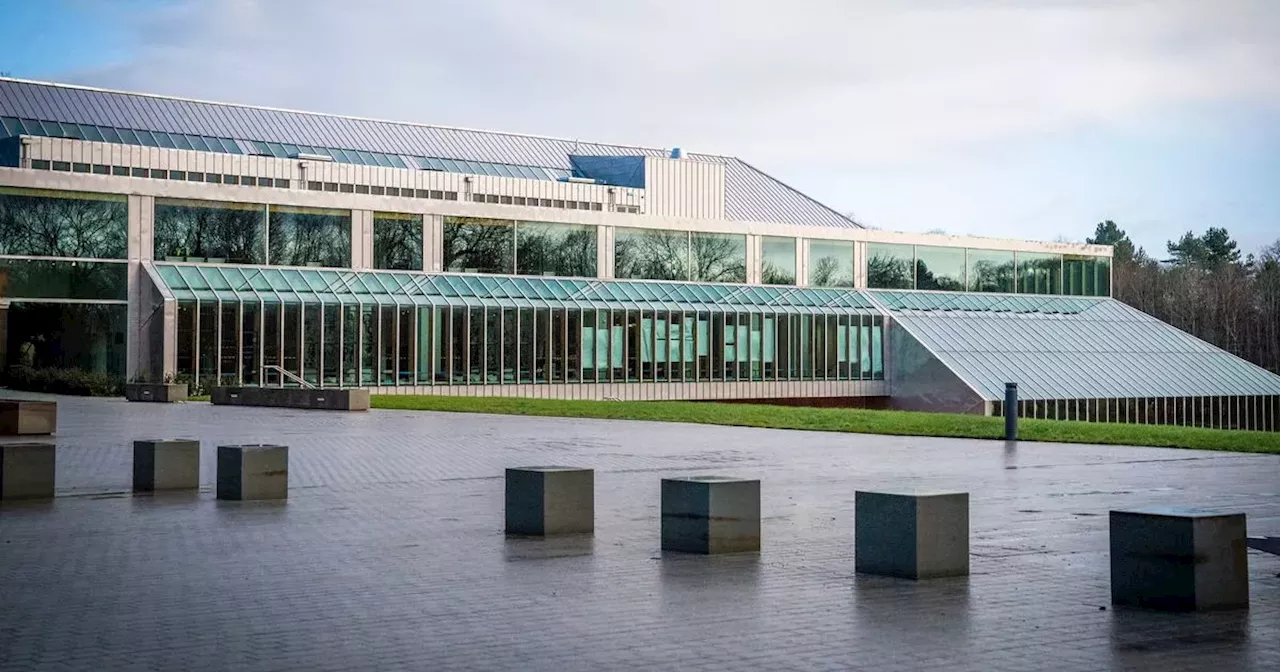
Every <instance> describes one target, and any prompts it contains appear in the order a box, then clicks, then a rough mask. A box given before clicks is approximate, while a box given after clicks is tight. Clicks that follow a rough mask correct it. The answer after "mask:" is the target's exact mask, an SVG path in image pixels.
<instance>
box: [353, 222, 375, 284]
mask: <svg viewBox="0 0 1280 672" xmlns="http://www.w3.org/2000/svg"><path fill="white" fill-rule="evenodd" d="M372 267H373V211H371V210H352V211H351V268H354V269H357V270H360V269H367V268H372Z"/></svg>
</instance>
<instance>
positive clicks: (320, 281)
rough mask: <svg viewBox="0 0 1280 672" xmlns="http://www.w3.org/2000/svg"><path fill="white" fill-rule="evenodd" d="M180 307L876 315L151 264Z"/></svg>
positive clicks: (688, 286)
mask: <svg viewBox="0 0 1280 672" xmlns="http://www.w3.org/2000/svg"><path fill="white" fill-rule="evenodd" d="M151 268H152V269H153V270H154V271H155V273H154V277H156V278H157V279H158V280H159V282H161V283H162V284H163V285H164V287H163V288H162V289H163V291H165V292H166V294H168V295H171V296H172V297H173V298H175V299H177V300H179V301H191V300H198V301H228V302H232V301H267V302H273V303H274V302H283V303H325V304H331V303H350V304H370V305H396V306H414V305H420V306H475V307H482V306H488V307H494V308H532V307H555V308H586V309H610V308H613V309H631V310H636V309H645V310H663V311H689V312H697V311H702V312H747V311H751V312H774V313H806V314H850V313H857V314H868V315H870V314H880V311H879V310H878V309H876V307H875V306H874V304H872V302H871V301H870V300H869V299H868V298H867V297H866V295H865V294H863V293H862V292H859V291H852V290H839V289H817V288H805V287H756V286H749V285H712V284H695V283H687V282H649V281H637V280H589V279H581V278H549V277H522V276H504V275H456V274H447V273H435V274H427V273H404V272H398V271H354V270H345V269H318V268H288V267H277V266H226V265H217V266H215V265H204V264H180V263H169V262H165V263H154V264H153V265H152V267H151Z"/></svg>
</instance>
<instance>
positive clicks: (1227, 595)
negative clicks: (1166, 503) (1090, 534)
mask: <svg viewBox="0 0 1280 672" xmlns="http://www.w3.org/2000/svg"><path fill="white" fill-rule="evenodd" d="M1111 603H1112V604H1118V605H1125V606H1133V607H1144V608H1148V609H1160V610H1165V611H1207V610H1211V609H1243V608H1247V607H1248V606H1249V557H1248V547H1247V540H1246V535H1245V514H1243V513H1217V512H1211V511H1198V510H1194V509H1171V508H1149V509H1137V510H1132V511H1112V512H1111Z"/></svg>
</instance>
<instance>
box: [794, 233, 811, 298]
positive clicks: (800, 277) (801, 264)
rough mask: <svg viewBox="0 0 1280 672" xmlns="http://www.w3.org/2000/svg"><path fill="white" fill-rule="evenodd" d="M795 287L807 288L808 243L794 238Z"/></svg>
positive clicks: (802, 239)
mask: <svg viewBox="0 0 1280 672" xmlns="http://www.w3.org/2000/svg"><path fill="white" fill-rule="evenodd" d="M796 286H797V287H808V286H809V242H808V241H807V240H805V239H804V238H796Z"/></svg>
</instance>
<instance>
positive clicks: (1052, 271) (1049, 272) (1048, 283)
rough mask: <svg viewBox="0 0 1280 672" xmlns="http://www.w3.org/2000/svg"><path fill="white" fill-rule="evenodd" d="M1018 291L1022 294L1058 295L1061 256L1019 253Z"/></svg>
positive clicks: (1060, 287) (1060, 286) (1060, 279)
mask: <svg viewBox="0 0 1280 672" xmlns="http://www.w3.org/2000/svg"><path fill="white" fill-rule="evenodd" d="M1018 291H1019V292H1021V293H1023V294H1060V293H1061V292H1062V256H1061V255H1057V254H1037V253H1034V252H1019V253H1018Z"/></svg>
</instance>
